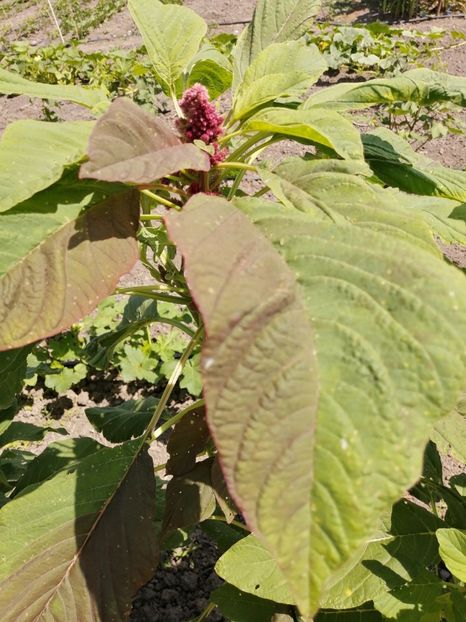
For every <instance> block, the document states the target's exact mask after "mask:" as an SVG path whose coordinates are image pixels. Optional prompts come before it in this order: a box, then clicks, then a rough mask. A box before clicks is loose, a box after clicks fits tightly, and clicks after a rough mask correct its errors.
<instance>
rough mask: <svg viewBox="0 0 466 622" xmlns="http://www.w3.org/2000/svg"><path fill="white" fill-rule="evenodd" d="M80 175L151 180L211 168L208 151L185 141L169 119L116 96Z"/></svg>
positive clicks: (98, 125)
mask: <svg viewBox="0 0 466 622" xmlns="http://www.w3.org/2000/svg"><path fill="white" fill-rule="evenodd" d="M88 156H89V161H88V162H85V163H84V164H83V165H82V166H81V170H80V177H81V178H92V179H100V180H101V181H117V182H123V183H132V184H148V183H151V182H153V181H155V180H156V179H160V178H161V177H164V176H165V175H169V174H171V173H176V172H177V171H179V170H181V169H183V168H187V169H194V170H198V171H208V170H209V168H210V161H209V157H208V155H207V154H206V153H205V152H203V151H201V150H200V149H198V148H197V147H196V146H195V145H193V144H191V143H182V142H181V140H180V139H179V138H178V137H177V136H176V135H175V134H174V133H173V131H172V130H171V129H170V128H169V127H168V126H167V125H165V123H164V122H163V121H161V120H159V119H157V118H156V117H155V116H153V115H151V114H149V113H148V112H145V111H144V110H143V109H142V108H140V107H139V106H137V105H136V104H135V103H133V102H132V101H131V100H130V99H125V98H119V99H116V100H115V101H114V102H113V103H112V104H111V105H110V107H109V109H108V111H107V112H106V113H105V114H104V115H103V116H102V117H101V118H100V119H99V120H98V121H97V123H96V125H95V127H94V130H93V131H92V134H91V138H90V141H89V149H88Z"/></svg>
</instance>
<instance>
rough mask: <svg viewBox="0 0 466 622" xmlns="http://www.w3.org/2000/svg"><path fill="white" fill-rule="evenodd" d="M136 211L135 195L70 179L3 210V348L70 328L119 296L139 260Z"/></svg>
mask: <svg viewBox="0 0 466 622" xmlns="http://www.w3.org/2000/svg"><path fill="white" fill-rule="evenodd" d="M138 212H139V200H138V196H137V194H136V193H134V192H133V191H130V192H128V191H124V192H122V189H121V187H117V188H114V187H113V188H112V187H111V186H107V185H105V186H102V185H99V184H95V183H81V184H76V182H74V181H73V179H69V178H68V179H66V180H64V181H63V182H59V183H57V184H56V185H55V186H54V187H53V188H50V189H48V190H44V191H43V192H41V193H38V194H36V195H34V197H32V198H31V199H28V200H27V201H25V202H24V203H21V204H20V205H17V206H16V207H14V208H12V209H11V210H9V211H8V212H4V213H3V214H2V215H1V216H0V219H1V226H0V317H1V319H2V321H1V323H0V350H6V349H11V348H15V347H19V346H22V345H24V344H27V343H31V342H33V341H37V340H39V339H43V338H44V337H47V336H50V335H55V334H57V333H59V332H61V331H63V330H65V329H66V328H68V327H69V326H70V325H71V324H72V323H73V322H76V321H77V320H80V319H81V318H82V317H83V316H85V315H86V314H88V313H89V312H90V311H92V310H93V309H94V308H95V307H96V306H97V303H98V302H99V301H100V300H101V299H102V298H104V297H105V296H108V294H110V293H112V292H113V289H114V287H115V285H116V283H117V282H118V279H119V277H120V276H121V275H122V274H124V273H125V272H128V271H129V270H130V269H131V268H132V266H133V264H134V263H135V261H136V259H137V257H138V251H137V242H136V231H137V227H138ZM19 230H20V231H21V232H22V234H21V236H18V231H19Z"/></svg>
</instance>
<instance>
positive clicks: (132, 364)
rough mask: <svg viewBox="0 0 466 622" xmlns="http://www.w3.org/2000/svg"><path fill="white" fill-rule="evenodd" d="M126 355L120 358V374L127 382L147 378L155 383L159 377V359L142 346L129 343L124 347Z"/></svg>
mask: <svg viewBox="0 0 466 622" xmlns="http://www.w3.org/2000/svg"><path fill="white" fill-rule="evenodd" d="M123 352H124V357H123V358H122V359H121V360H120V375H121V377H122V379H123V380H124V381H125V382H133V380H147V382H151V383H155V381H156V380H157V379H158V378H159V375H158V373H157V371H156V368H157V360H156V359H155V358H154V357H153V356H152V355H151V352H150V351H149V352H147V351H146V350H143V349H142V348H137V347H134V346H131V345H130V344H129V343H127V344H126V345H125V347H124V349H123Z"/></svg>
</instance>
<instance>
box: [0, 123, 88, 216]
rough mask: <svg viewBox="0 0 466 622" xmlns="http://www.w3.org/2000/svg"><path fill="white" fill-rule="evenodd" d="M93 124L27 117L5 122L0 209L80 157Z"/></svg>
mask: <svg viewBox="0 0 466 622" xmlns="http://www.w3.org/2000/svg"><path fill="white" fill-rule="evenodd" d="M93 125H94V123H93V122H89V121H67V122H63V123H47V122H44V121H33V120H31V119H27V120H24V121H15V122H14V123H11V124H10V125H8V126H7V127H6V129H5V131H4V132H3V134H2V138H1V141H0V212H3V211H5V210H8V209H10V207H13V206H14V205H16V204H17V203H19V202H20V201H24V200H25V199H27V198H29V197H31V196H32V195H33V194H35V193H36V192H39V190H43V189H44V188H47V187H48V186H50V185H51V184H52V183H54V182H55V181H58V180H59V179H60V177H61V176H62V174H63V171H64V169H65V167H66V166H69V165H70V164H74V163H75V162H79V160H81V159H82V158H84V156H85V154H86V147H87V141H88V140H89V136H90V133H91V129H92V127H93ZM19 178H20V179H21V183H18V179H19Z"/></svg>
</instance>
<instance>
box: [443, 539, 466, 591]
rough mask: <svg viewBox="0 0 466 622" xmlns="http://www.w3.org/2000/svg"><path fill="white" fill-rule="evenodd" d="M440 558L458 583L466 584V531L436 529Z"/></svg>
mask: <svg viewBox="0 0 466 622" xmlns="http://www.w3.org/2000/svg"><path fill="white" fill-rule="evenodd" d="M437 540H438V542H439V545H440V556H441V558H442V559H443V561H444V562H445V564H446V566H447V568H448V570H449V571H450V572H451V573H452V574H453V575H455V577H456V578H457V579H459V580H460V581H464V582H466V530H460V529H453V528H450V529H438V531H437Z"/></svg>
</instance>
